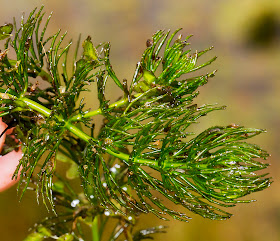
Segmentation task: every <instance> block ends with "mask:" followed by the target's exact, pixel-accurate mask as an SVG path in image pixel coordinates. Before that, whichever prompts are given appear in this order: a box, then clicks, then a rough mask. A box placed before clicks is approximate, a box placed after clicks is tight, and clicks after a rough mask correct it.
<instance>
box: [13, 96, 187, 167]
mask: <svg viewBox="0 0 280 241" xmlns="http://www.w3.org/2000/svg"><path fill="white" fill-rule="evenodd" d="M18 100H20V101H22V102H23V103H24V104H25V105H27V106H28V107H29V108H30V109H32V110H35V111H37V112H39V113H40V114H42V115H43V116H46V117H49V116H50V115H51V110H50V109H48V108H46V107H45V106H43V105H41V104H39V103H37V102H35V101H33V100H31V99H29V98H26V97H20V98H19V99H18ZM126 102H127V99H123V100H120V101H118V102H116V103H114V104H112V105H110V106H112V107H113V106H120V105H123V104H124V103H126ZM90 113H91V114H90ZM99 113H100V114H101V110H100V109H98V110H95V111H92V112H89V113H87V114H86V115H89V114H90V116H92V114H99ZM54 117H55V118H56V119H57V120H58V121H60V122H64V123H65V125H64V127H65V128H66V129H67V130H69V131H70V132H71V133H73V134H74V135H76V136H78V137H79V138H80V139H81V140H84V141H85V142H87V143H92V142H95V143H97V144H98V143H99V140H97V139H95V138H93V137H91V136H89V135H87V134H86V133H84V132H83V131H82V130H81V129H79V128H78V127H76V126H75V125H73V124H72V123H70V121H66V120H64V119H63V117H62V116H60V115H54ZM83 118H85V116H83ZM74 119H77V118H74ZM77 120H78V119H77ZM71 121H73V119H71ZM104 150H105V151H106V152H107V153H108V154H110V155H112V156H115V157H117V158H119V159H121V160H125V161H127V162H131V161H133V162H134V163H139V164H142V165H147V166H158V162H157V161H155V160H149V159H142V158H133V159H131V157H130V156H129V155H127V154H125V153H123V152H119V151H117V150H115V149H114V148H112V147H110V146H107V147H105V148H104ZM183 165H184V163H173V162H168V161H167V162H165V163H164V167H167V168H176V167H180V166H183Z"/></svg>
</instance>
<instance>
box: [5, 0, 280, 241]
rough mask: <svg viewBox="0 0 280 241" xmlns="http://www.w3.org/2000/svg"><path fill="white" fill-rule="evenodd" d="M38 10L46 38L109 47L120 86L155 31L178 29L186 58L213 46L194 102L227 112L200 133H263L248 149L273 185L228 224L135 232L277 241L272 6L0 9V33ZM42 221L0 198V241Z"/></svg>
mask: <svg viewBox="0 0 280 241" xmlns="http://www.w3.org/2000/svg"><path fill="white" fill-rule="evenodd" d="M40 4H44V5H45V11H46V12H47V13H48V12H51V11H53V12H54V15H53V19H52V21H51V22H50V29H49V31H53V32H55V31H56V30H57V29H58V28H62V30H63V31H66V30H68V32H69V36H71V37H73V38H75V37H77V38H78V34H79V33H82V34H83V35H82V37H83V38H86V37H87V35H91V36H92V39H93V41H94V42H95V43H96V44H97V43H99V42H104V41H110V42H111V44H112V49H111V59H112V64H113V65H114V69H115V71H116V73H117V75H118V76H119V77H120V78H128V79H129V78H130V77H131V75H132V73H133V71H134V69H135V64H136V62H137V61H139V59H140V55H141V53H142V51H143V50H144V48H145V42H146V40H147V39H148V38H149V37H150V36H151V35H152V34H153V33H154V32H155V31H156V30H158V29H169V28H171V29H172V30H175V29H177V28H178V27H182V28H183V32H185V33H186V35H188V34H194V37H193V38H192V39H191V41H190V42H192V43H193V45H192V49H193V50H195V49H201V48H206V47H209V46H211V45H214V46H215V49H214V51H215V55H218V56H219V58H218V60H217V61H216V63H214V65H213V66H212V68H213V67H214V68H217V69H218V73H217V76H216V78H214V79H213V80H211V82H210V83H208V84H207V85H206V86H205V87H202V88H201V96H200V97H199V101H200V102H201V103H219V104H221V105H223V104H226V105H227V106H228V109H227V110H226V111H221V112H218V113H215V114H212V115H209V116H208V118H207V120H205V121H203V120H202V123H201V124H203V125H204V126H203V125H200V128H204V129H205V128H207V127H209V126H211V125H214V124H215V125H216V124H222V125H226V124H229V123H236V124H240V125H245V126H250V127H256V128H265V129H267V132H268V133H267V134H265V135H261V136H260V137H259V138H255V140H254V142H257V144H259V145H261V146H263V147H264V148H265V149H266V150H268V151H269V152H270V153H271V155H272V157H271V158H270V162H271V164H272V167H271V168H270V170H269V171H270V172H271V173H272V176H273V177H274V183H273V184H272V187H271V188H270V189H268V190H265V191H263V192H260V193H256V194H254V195H253V196H251V198H255V199H257V200H258V202H256V203H251V204H249V205H246V206H245V205H244V206H242V205H239V206H238V207H236V208H234V209H233V210H231V212H233V213H235V216H234V217H232V218H231V219H230V220H228V221H223V222H217V221H211V220H206V219H203V218H201V217H199V216H197V217H194V218H193V220H191V221H190V223H188V224H186V223H180V222H178V221H170V222H168V223H164V222H163V221H162V220H158V219H156V218H154V217H153V216H150V215H148V216H146V217H145V216H143V217H141V218H140V220H139V221H138V222H139V228H146V227H149V226H155V225H156V224H157V225H161V224H164V225H168V226H169V230H168V233H167V234H159V235H158V236H156V240H175V239H176V240H177V241H188V240H189V241H204V240H205V241H222V240H223V241H224V240H226V241H231V240H238V241H263V240H267V241H276V240H280V230H279V224H280V195H279V192H278V190H279V188H280V185H279V179H280V178H279V176H280V165H279V164H278V161H277V160H278V158H279V157H280V148H279V145H280V144H279V143H280V101H279V98H278V96H279V92H280V71H279V63H280V15H279V12H280V2H279V1H275V0H245V1H244V0H227V1H222V0H215V1H214V0H213V1H206V0H201V1H195V0H189V1H179V0H173V1H167V0H160V1H147V0H142V1H136V0H119V1H112V0H106V1H98V2H97V1H89V0H80V1H75V0H67V1H66V0H60V1H31V0H29V1H20V0H14V1H12V2H11V1H1V9H2V11H1V16H0V21H1V25H2V24H4V23H8V22H11V21H12V17H13V16H16V17H17V18H19V17H20V13H21V12H23V11H24V12H26V13H29V12H30V10H32V9H33V8H34V7H35V6H38V5H40ZM120 60H122V61H120ZM212 68H211V70H212ZM209 71H210V69H209ZM117 97H118V93H116V92H115V91H114V90H113V89H112V99H116V98H117ZM91 105H92V103H91ZM209 119H210V122H209ZM211 121H212V123H211ZM199 131H200V130H197V132H199ZM45 214H46V210H45V209H44V207H42V206H37V203H36V200H35V195H34V194H33V193H30V195H26V196H25V197H24V200H23V201H22V202H21V203H18V197H17V195H16V190H15V188H12V189H10V190H8V191H6V192H5V193H1V194H0V240H5V241H17V240H23V238H24V237H25V236H26V234H27V231H28V228H29V227H31V226H32V225H33V224H34V223H35V222H36V220H38V221H39V220H40V219H41V218H42V217H44V216H45Z"/></svg>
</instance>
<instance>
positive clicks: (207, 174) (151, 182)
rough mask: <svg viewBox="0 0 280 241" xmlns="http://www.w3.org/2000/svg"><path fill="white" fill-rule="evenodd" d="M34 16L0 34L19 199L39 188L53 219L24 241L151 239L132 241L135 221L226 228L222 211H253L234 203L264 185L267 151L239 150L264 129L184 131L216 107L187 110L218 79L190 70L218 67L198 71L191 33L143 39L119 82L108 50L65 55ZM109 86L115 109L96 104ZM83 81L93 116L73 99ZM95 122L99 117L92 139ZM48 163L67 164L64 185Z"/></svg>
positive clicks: (146, 235) (88, 48)
mask: <svg viewBox="0 0 280 241" xmlns="http://www.w3.org/2000/svg"><path fill="white" fill-rule="evenodd" d="M43 17H44V13H43V12H42V8H41V9H40V10H39V11H36V10H34V11H33V12H32V13H31V14H30V15H29V16H28V18H27V19H25V18H22V21H21V23H20V25H19V26H17V24H16V22H14V23H13V24H8V25H5V26H3V27H1V28H0V29H1V31H0V39H6V40H5V41H6V42H5V44H4V47H5V50H4V51H3V52H1V59H0V61H1V62H0V79H1V82H0V94H1V104H2V105H1V114H0V115H1V116H2V117H3V119H4V121H5V122H6V123H9V122H11V121H15V122H16V129H15V134H16V136H17V138H18V139H19V140H20V142H21V143H22V146H23V151H24V156H23V158H22V159H21V161H20V164H19V166H18V169H17V171H20V172H21V176H20V179H21V180H20V185H19V189H21V193H22V195H23V194H24V193H25V191H26V190H28V189H33V190H34V191H36V193H37V198H38V201H39V200H40V196H41V197H42V199H43V202H44V203H45V204H46V207H51V208H52V210H53V211H54V213H55V214H56V216H54V217H48V218H46V219H45V220H44V221H42V222H41V223H40V224H38V225H37V226H36V227H35V228H34V232H33V233H32V234H31V235H30V236H29V237H28V238H27V239H26V240H43V239H44V238H47V237H52V238H55V239H57V238H58V240H84V239H85V235H84V233H83V228H82V224H86V225H87V226H89V227H91V228H92V233H93V240H99V239H100V237H101V235H102V232H103V231H104V228H106V225H107V223H108V222H110V220H112V219H113V220H118V221H117V223H116V226H115V228H114V229H113V231H112V234H111V236H110V238H109V240H117V239H119V238H124V237H125V238H126V239H127V240H142V239H150V238H151V236H150V235H151V234H153V233H157V232H162V230H161V228H152V229H147V230H142V231H138V232H136V233H134V231H133V229H132V228H133V226H134V225H135V217H137V216H138V215H139V214H141V213H153V214H155V215H156V216H158V217H159V218H162V219H168V218H169V217H172V218H174V219H178V220H182V221H187V220H188V219H189V214H191V213H196V214H199V215H201V216H203V217H205V218H210V219H214V220H223V219H227V218H229V217H230V216H231V214H230V213H228V212H227V211H226V210H225V209H226V207H231V206H234V205H235V204H236V203H239V202H250V201H249V200H248V199H243V197H244V196H246V195H248V194H250V193H252V192H256V191H260V190H263V189H265V188H267V187H268V186H269V185H270V182H271V181H270V178H268V177H266V174H264V173H263V172H262V173H261V174H258V173H257V171H259V170H262V169H265V168H266V167H267V165H268V164H264V163H262V162H261V161H260V159H264V160H265V159H266V158H267V157H268V154H267V153H266V152H265V151H264V150H262V149H261V148H260V147H258V146H256V145H253V144H249V143H247V142H245V141H246V140H247V139H249V138H251V137H253V136H255V135H258V134H260V133H262V132H263V130H259V129H253V128H245V127H242V126H237V125H234V124H231V125H229V126H214V127H210V128H209V129H207V130H205V131H203V132H202V133H200V134H197V135H195V133H193V132H190V131H189V127H190V126H193V125H196V124H197V123H198V122H197V121H198V119H199V118H200V117H203V116H206V115H207V114H208V113H210V112H212V111H215V110H222V109H224V108H225V107H224V106H215V105H203V106H197V105H196V104H195V103H194V99H195V97H197V95H198V94H199V92H198V88H199V87H201V86H203V85H205V84H206V83H207V81H208V80H209V79H210V78H212V77H214V75H215V71H213V72H211V73H206V74H200V75H198V76H196V75H195V74H192V75H191V77H190V74H189V73H191V72H195V71H197V70H199V69H202V68H204V67H205V66H207V65H209V64H211V63H212V62H213V61H214V60H215V59H216V57H214V58H212V59H210V60H209V61H208V62H206V63H202V64H199V63H198V61H199V58H200V57H201V56H202V55H203V54H205V53H207V52H208V51H209V50H210V49H211V48H209V49H206V50H204V51H200V52H197V51H196V52H194V53H192V52H191V50H190V49H186V47H187V46H188V45H189V43H188V42H187V41H188V39H189V38H190V37H191V36H188V37H186V38H185V39H183V38H182V36H181V35H178V32H179V31H180V29H178V30H176V31H175V32H174V33H172V34H170V32H169V31H168V32H165V31H158V32H156V33H155V34H154V35H153V37H152V39H150V40H148V41H147V48H146V50H145V51H144V53H143V55H142V58H141V60H140V62H139V63H137V67H136V70H135V74H134V76H133V78H132V80H131V81H128V82H127V81H126V80H124V81H120V80H119V79H118V77H117V75H116V73H115V71H114V70H113V68H112V65H111V63H110V58H109V57H110V47H111V46H110V44H109V43H105V44H101V45H99V46H97V47H94V45H93V43H92V40H91V38H90V37H87V39H86V40H85V41H83V43H82V48H83V49H82V50H80V49H79V45H80V40H79V41H78V44H77V47H76V49H75V50H74V54H72V52H69V50H70V47H71V45H72V42H70V43H68V44H64V42H63V40H64V38H65V36H66V34H62V35H61V34H60V31H58V32H57V33H56V34H54V35H52V36H49V37H48V36H46V29H47V25H48V23H49V20H50V17H49V18H47V20H46V22H45V23H43V22H44V21H43ZM13 29H14V32H13V34H12V35H10V34H11V32H12V30H13ZM10 51H14V52H15V56H16V59H11V58H10V57H9V54H10ZM68 55H69V56H68ZM79 55H80V57H79ZM70 56H71V57H70ZM71 58H73V59H74V60H73V61H72V62H71V61H70V60H71ZM34 79H35V81H34ZM109 79H110V80H111V81H112V82H113V83H114V84H115V85H116V88H119V89H120V91H121V92H122V93H123V96H121V98H120V100H119V101H117V102H115V103H111V102H110V100H109V99H108V97H107V96H106V95H105V89H106V83H107V81H108V80H109ZM37 80H40V83H39V82H37ZM42 82H44V84H42ZM91 83H96V85H97V89H98V91H97V98H98V100H99V109H96V110H94V111H90V110H88V109H86V107H85V105H84V104H83V101H80V98H79V97H80V94H81V92H82V91H86V90H87V88H88V85H90V84H91ZM95 115H102V116H103V118H104V120H103V121H104V124H103V126H102V127H101V129H100V130H99V132H98V134H97V135H94V131H93V130H94V125H95V122H94V121H93V120H92V119H91V117H93V116H95ZM87 133H91V134H90V135H88V134H87ZM16 144H17V143H15V144H14V145H16ZM17 145H18V144H17ZM57 162H66V163H71V169H69V170H68V171H67V172H66V178H64V177H63V176H64V174H61V175H60V174H59V173H58V172H57V170H56V165H57ZM73 178H74V179H75V178H79V179H75V180H77V182H78V180H80V182H81V184H82V187H83V190H82V191H81V190H79V191H76V190H74V189H73V188H72V187H71V185H70V184H69V182H68V181H67V180H66V179H73ZM170 203H173V205H172V204H170ZM179 210H180V211H179ZM121 235H123V236H121Z"/></svg>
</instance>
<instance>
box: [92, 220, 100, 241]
mask: <svg viewBox="0 0 280 241" xmlns="http://www.w3.org/2000/svg"><path fill="white" fill-rule="evenodd" d="M98 221H99V218H98V215H96V216H95V217H94V219H93V221H92V225H91V232H92V241H99V240H100V235H99V225H98Z"/></svg>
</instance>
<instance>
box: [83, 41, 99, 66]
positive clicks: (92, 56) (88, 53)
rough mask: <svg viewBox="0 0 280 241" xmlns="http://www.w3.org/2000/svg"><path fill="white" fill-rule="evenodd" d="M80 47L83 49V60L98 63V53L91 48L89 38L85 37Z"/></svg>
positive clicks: (91, 44)
mask: <svg viewBox="0 0 280 241" xmlns="http://www.w3.org/2000/svg"><path fill="white" fill-rule="evenodd" d="M82 46H83V48H84V52H83V56H84V57H85V59H87V60H91V61H98V53H97V50H96V48H95V47H94V46H93V43H92V41H91V37H90V36H88V37H87V39H86V40H85V41H84V42H83V45H82Z"/></svg>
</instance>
